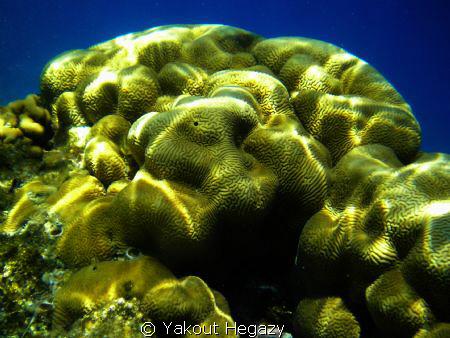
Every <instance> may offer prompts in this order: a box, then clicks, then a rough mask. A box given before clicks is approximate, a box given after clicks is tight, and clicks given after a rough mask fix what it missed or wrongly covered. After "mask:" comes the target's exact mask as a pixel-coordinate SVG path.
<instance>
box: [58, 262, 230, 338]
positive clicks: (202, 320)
mask: <svg viewBox="0 0 450 338" xmlns="http://www.w3.org/2000/svg"><path fill="white" fill-rule="evenodd" d="M119 298H123V299H125V300H131V299H132V298H136V299H138V300H139V301H141V308H142V312H143V313H144V316H145V318H146V319H147V321H148V320H151V321H152V322H153V323H154V324H155V325H156V326H157V331H161V330H164V327H163V326H162V325H161V327H159V328H158V326H159V324H161V323H162V322H167V323H169V322H175V323H182V322H183V321H186V323H187V324H190V325H195V324H199V325H213V323H214V322H217V323H218V325H220V327H222V328H224V327H225V322H228V323H230V322H232V319H231V317H230V315H229V309H228V304H227V302H226V300H225V299H224V297H223V296H222V295H221V294H219V293H218V292H216V291H212V290H211V289H209V287H208V286H207V285H206V284H205V282H203V281H202V280H201V279H200V278H198V277H193V276H189V277H185V278H182V279H180V280H177V279H176V278H175V276H174V275H173V274H172V273H171V272H170V271H169V270H168V269H167V268H166V267H165V266H163V265H162V264H161V263H159V262H158V261H157V260H156V259H154V258H151V257H148V256H141V257H139V258H136V259H134V260H129V261H107V262H101V263H98V264H94V265H90V266H87V267H84V268H83V269H81V270H79V271H77V272H76V273H75V274H73V275H72V276H71V277H70V279H69V280H68V281H67V282H66V283H65V284H64V285H63V286H62V287H61V288H60V289H59V290H58V291H57V292H56V295H55V300H54V303H55V312H54V317H53V326H54V328H55V329H57V330H62V329H67V328H68V327H70V325H71V324H72V323H73V322H74V321H75V320H76V319H78V318H80V317H82V316H83V314H85V313H88V312H90V311H93V310H94V309H95V308H98V307H101V306H104V305H106V304H108V303H110V302H111V301H113V300H115V299H119ZM143 322H144V320H143Z"/></svg>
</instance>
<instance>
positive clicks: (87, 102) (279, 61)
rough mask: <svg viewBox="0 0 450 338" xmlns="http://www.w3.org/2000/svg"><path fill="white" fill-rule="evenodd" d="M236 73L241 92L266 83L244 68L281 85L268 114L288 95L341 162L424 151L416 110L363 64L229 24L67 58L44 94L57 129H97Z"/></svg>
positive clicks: (123, 41)
mask: <svg viewBox="0 0 450 338" xmlns="http://www.w3.org/2000/svg"><path fill="white" fill-rule="evenodd" d="M230 69H234V70H235V73H233V72H232V71H229V72H228V75H227V76H225V78H226V80H227V81H230V82H232V83H234V84H235V85H236V86H244V87H249V86H250V87H253V88H254V89H255V87H256V90H257V88H258V85H257V84H258V83H259V82H261V84H264V83H267V81H266V80H265V78H264V77H260V78H259V79H258V80H255V79H254V78H253V79H252V76H253V75H252V73H240V72H239V70H243V69H252V70H257V71H262V72H265V73H266V74H267V75H268V76H271V77H275V78H277V79H278V80H280V81H281V83H279V85H277V86H278V88H277V89H275V87H274V88H273V89H275V92H274V93H272V94H271V95H269V93H266V94H264V93H259V94H261V95H265V100H264V101H261V104H262V109H263V111H264V113H268V112H269V111H266V107H269V106H270V100H271V99H272V100H275V101H277V99H278V98H279V93H280V90H281V91H286V88H287V91H288V93H289V99H290V101H291V103H292V105H293V107H294V108H295V114H296V115H297V116H298V117H299V119H300V120H301V122H302V123H303V125H304V127H305V128H306V129H307V131H308V132H309V133H311V134H312V135H313V136H314V137H315V138H316V139H318V140H319V141H320V142H322V143H323V144H324V145H325V146H327V148H328V149H329V151H330V153H331V156H332V159H333V161H334V162H336V161H337V160H338V159H339V158H340V157H342V155H344V154H345V153H346V152H347V151H349V150H351V149H352V148H354V147H356V146H358V145H363V144H370V143H381V144H384V145H386V146H389V147H391V148H392V149H393V150H394V151H395V152H396V154H397V156H398V157H399V158H400V159H401V160H402V161H404V162H408V161H411V160H413V158H414V155H415V153H416V152H417V150H418V148H419V145H420V128H419V125H418V123H417V121H416V120H415V118H414V116H413V115H412V113H411V109H410V107H409V105H408V104H407V103H406V102H405V101H404V100H403V99H402V97H401V96H400V94H398V93H397V92H396V91H395V89H394V88H393V87H392V86H391V85H390V84H389V83H388V82H387V81H386V80H385V79H384V78H383V77H382V76H381V75H380V74H379V73H378V72H377V71H376V70H375V69H373V68H372V67H371V66H369V65H368V64H367V63H365V62H364V61H362V60H360V59H358V58H356V57H355V56H353V55H351V54H349V53H347V52H345V51H344V50H342V49H340V48H338V47H335V46H333V45H331V44H328V43H325V42H322V41H317V40H311V39H306V38H275V39H263V38H262V37H260V36H258V35H255V34H252V33H250V32H247V31H244V30H242V29H238V28H234V27H229V26H222V25H174V26H162V27H156V28H153V29H150V30H147V31H144V32H140V33H132V34H127V35H124V36H120V37H118V38H116V39H113V40H111V41H107V42H104V43H101V44H98V45H95V46H93V47H91V48H89V49H87V50H75V51H69V52H66V53H64V54H62V55H60V56H58V57H56V58H55V59H54V60H52V61H51V62H50V63H49V64H48V65H47V66H46V68H45V70H44V72H43V74H42V78H41V91H42V97H43V98H45V100H46V101H47V102H48V104H49V105H51V107H52V115H53V117H54V118H53V120H54V125H58V126H67V124H70V123H73V124H78V125H80V124H86V123H94V122H96V121H98V120H99V119H100V118H101V117H103V116H105V115H108V114H119V115H121V116H123V117H125V118H126V119H128V120H129V121H131V122H132V121H134V120H136V119H137V118H138V117H139V116H141V115H142V114H143V113H144V112H147V111H160V109H161V108H163V107H165V108H166V109H167V108H169V107H168V105H167V103H165V104H162V101H164V102H167V100H168V99H169V98H170V97H174V96H177V95H180V94H188V95H195V96H201V95H205V94H206V92H207V91H208V88H211V86H215V85H223V81H221V79H222V80H223V79H224V76H223V75H219V76H217V75H216V74H217V72H218V71H222V70H230ZM252 82H253V83H252ZM284 87H286V88H284ZM266 89H269V88H267V87H266ZM161 100H162V101H161ZM169 102H170V100H169ZM272 103H274V102H272ZM169 106H170V105H169ZM269 108H270V107H269ZM158 109H159V110H158ZM399 140H401V141H399Z"/></svg>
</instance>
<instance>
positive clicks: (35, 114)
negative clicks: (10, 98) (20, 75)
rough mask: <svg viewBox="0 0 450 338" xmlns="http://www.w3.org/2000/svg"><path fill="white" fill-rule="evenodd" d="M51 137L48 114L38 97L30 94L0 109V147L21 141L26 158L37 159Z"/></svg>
mask: <svg viewBox="0 0 450 338" xmlns="http://www.w3.org/2000/svg"><path fill="white" fill-rule="evenodd" d="M51 137H52V129H51V127H50V113H49V111H48V110H47V109H45V108H44V107H43V105H42V102H41V98H40V97H39V96H37V95H33V94H30V95H28V96H27V97H26V98H25V99H24V100H17V101H14V102H11V103H9V104H8V105H7V106H5V107H0V146H1V145H2V144H7V143H12V142H17V141H21V142H23V143H24V145H26V149H27V151H26V154H27V155H28V156H31V157H36V156H37V157H39V156H42V148H43V147H46V146H47V143H48V141H49V140H50V138H51ZM0 149H2V148H0ZM2 151H4V150H2Z"/></svg>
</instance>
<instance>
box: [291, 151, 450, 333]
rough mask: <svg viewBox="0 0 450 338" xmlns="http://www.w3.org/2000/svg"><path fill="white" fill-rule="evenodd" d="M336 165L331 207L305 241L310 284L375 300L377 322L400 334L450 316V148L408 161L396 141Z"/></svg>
mask: <svg viewBox="0 0 450 338" xmlns="http://www.w3.org/2000/svg"><path fill="white" fill-rule="evenodd" d="M333 171H334V173H333V174H334V175H333V176H334V180H333V182H332V184H333V189H332V190H331V193H330V195H329V197H328V199H327V201H326V203H325V207H324V208H323V209H322V210H321V211H320V212H318V213H317V214H315V215H314V216H313V217H311V218H310V220H309V221H308V222H307V223H306V225H305V227H304V229H303V232H302V234H301V236H300V242H299V246H298V257H297V259H298V262H297V263H298V265H299V266H301V267H302V272H303V273H304V275H303V278H304V279H303V281H304V283H305V284H304V285H307V286H308V290H309V292H310V293H311V294H315V293H316V292H318V291H319V290H322V291H321V292H323V290H327V295H328V296H336V295H339V296H340V297H343V298H344V300H345V301H346V302H349V303H353V304H360V305H361V304H367V308H368V310H369V312H370V314H371V316H372V318H373V320H374V321H375V323H376V325H377V326H378V327H379V328H380V329H381V330H382V331H385V332H390V333H392V332H396V333H397V334H398V335H413V334H415V333H417V331H418V330H420V329H429V328H431V327H432V326H433V325H435V324H437V323H439V322H441V321H443V322H448V320H449V319H450V318H449V317H448V311H446V308H447V306H448V304H449V302H450V298H449V296H448V292H447V291H446V290H448V289H449V287H450V268H449V264H448V263H449V257H450V243H449V240H448V239H449V238H448V234H449V232H450V208H449V207H450V204H449V199H448V196H449V194H450V183H449V182H450V179H449V178H450V177H449V173H450V161H449V156H448V155H443V154H423V155H421V156H420V157H419V158H418V159H417V160H416V161H415V162H413V163H412V164H410V165H407V166H402V164H401V162H400V161H399V160H398V159H397V157H396V156H395V154H394V152H393V151H392V150H391V149H390V148H387V147H384V146H381V145H369V146H362V147H358V148H355V149H354V150H352V151H350V152H349V153H348V154H346V155H344V157H342V159H341V160H340V161H339V162H338V163H337V165H336V167H335V168H334V169H333ZM344 276H345V277H344ZM299 306H300V307H301V306H302V305H299ZM302 311H304V310H302ZM299 325H300V326H302V324H301V323H299Z"/></svg>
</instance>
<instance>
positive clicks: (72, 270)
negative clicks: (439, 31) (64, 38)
mask: <svg viewBox="0 0 450 338" xmlns="http://www.w3.org/2000/svg"><path fill="white" fill-rule="evenodd" d="M40 90H41V92H40V94H39V95H30V96H28V97H27V98H26V99H25V100H21V101H17V102H14V103H11V104H9V105H8V106H7V107H1V108H0V159H1V164H0V197H1V202H0V203H1V204H0V205H1V207H2V210H4V212H3V214H2V215H0V221H1V225H0V232H1V237H0V240H1V241H2V245H1V248H2V249H1V251H0V254H1V255H0V259H1V260H2V279H1V283H2V284H1V285H0V300H1V302H2V304H4V307H3V310H2V312H1V313H0V331H2V330H3V331H2V332H4V334H5V335H26V334H30V335H44V336H45V335H54V336H58V335H65V336H72V337H76V336H80V335H90V336H105V335H111V333H112V332H114V334H116V335H118V336H130V337H131V336H136V337H137V336H142V332H141V325H142V324H144V323H145V322H147V323H148V322H151V323H152V326H151V327H150V326H146V327H143V328H142V330H144V331H146V332H145V333H146V334H150V333H152V334H154V335H153V337H156V336H166V335H169V336H172V335H173V336H190V335H197V333H199V334H202V335H205V336H206V335H208V333H207V329H208V328H209V330H210V332H212V331H211V330H213V332H214V333H216V334H217V335H218V336H250V337H252V336H253V337H256V336H257V335H259V336H260V337H262V336H274V337H275V336H276V337H279V336H283V337H289V336H290V335H291V334H293V335H295V336H304V337H337V336H345V337H359V336H364V337H378V336H380V335H388V336H415V337H437V336H441V335H446V334H448V335H450V317H449V315H448V309H447V308H448V304H450V299H449V296H448V290H449V289H450V264H449V262H450V155H447V154H439V153H436V154H427V153H423V152H420V150H419V149H420V142H421V132H420V126H419V123H418V121H417V120H416V119H415V117H414V115H413V113H412V111H411V107H410V106H409V105H408V103H407V102H405V101H404V100H403V98H402V96H401V95H400V94H399V93H398V92H397V91H396V90H395V89H394V88H393V86H392V85H390V84H389V82H387V81H386V80H385V79H384V78H383V76H382V75H381V74H379V73H378V72H377V71H376V70H375V69H374V68H373V67H371V66H370V65H368V64H367V63H366V62H364V61H363V60H361V59H358V58H357V57H355V56H353V55H351V54H349V53H348V52H346V51H345V50H343V49H341V48H338V47H336V46H333V45H331V44H328V43H325V42H322V41H317V40H312V39H307V38H295V37H289V38H273V39H265V38H263V37H261V36H258V35H256V34H253V33H250V32H247V31H245V30H242V29H239V28H234V27H229V26H222V25H173V26H162V27H156V28H153V29H149V30H147V31H144V32H140V33H131V34H127V35H124V36H120V37H118V38H116V39H113V40H110V41H107V42H104V43H101V44H98V45H95V46H92V47H90V48H88V49H85V50H73V51H68V52H66V53H63V54H61V55H59V56H57V57H55V58H54V59H53V60H51V61H50V62H49V63H48V64H47V65H46V67H45V68H44V70H43V72H42V76H41V88H40ZM10 280H12V281H13V282H12V283H11V282H9V281H10ZM17 313H19V314H20V316H19V318H20V322H17V319H16V320H15V321H13V320H12V319H13V318H18V317H17V316H18V315H17ZM169 323H172V324H171V325H173V326H171V325H170V324H169ZM167 325H169V327H168V326H167ZM181 325H185V326H186V325H188V326H189V327H190V329H188V330H187V331H186V327H185V326H184V327H182V326H181ZM178 326H180V327H178ZM192 330H194V331H192ZM195 330H197V331H195ZM169 331H170V332H169ZM271 334H272V335H271Z"/></svg>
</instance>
